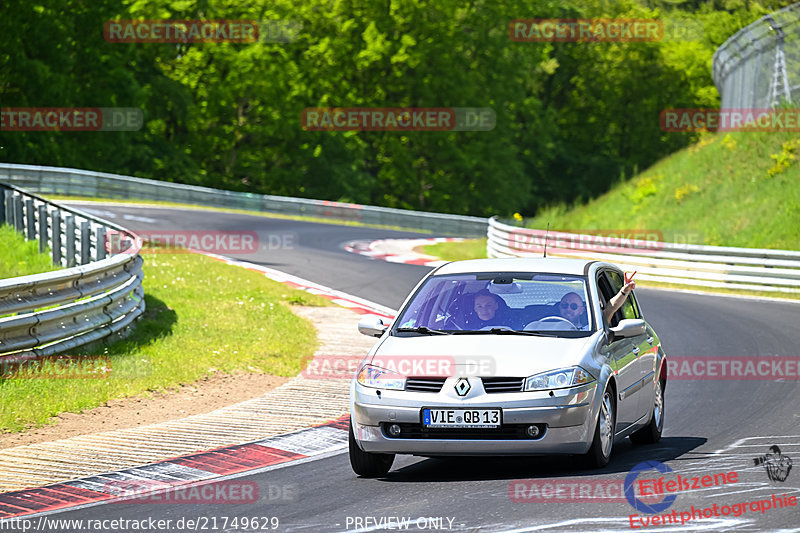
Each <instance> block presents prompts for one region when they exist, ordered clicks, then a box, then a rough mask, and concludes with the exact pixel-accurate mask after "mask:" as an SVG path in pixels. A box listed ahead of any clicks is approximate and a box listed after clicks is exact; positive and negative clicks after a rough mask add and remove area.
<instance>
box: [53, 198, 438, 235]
mask: <svg viewBox="0 0 800 533" xmlns="http://www.w3.org/2000/svg"><path fill="white" fill-rule="evenodd" d="M46 198H47V199H48V200H52V201H54V202H69V201H70V200H73V201H82V202H98V203H112V204H113V203H132V204H133V203H135V204H143V205H153V206H159V207H181V208H186V209H197V210H203V211H216V212H220V213H237V214H240V215H253V216H261V217H268V218H282V219H286V220H299V221H301V222H318V223H321V224H337V225H339V226H358V227H365V228H378V229H390V230H396V231H413V232H415V233H423V234H428V235H431V234H433V232H432V231H428V230H424V229H417V228H407V227H404V226H387V225H382V224H366V223H364V222H358V221H356V220H340V219H337V218H325V217H311V216H301V215H284V214H281V213H266V212H262V211H250V210H247V209H233V208H227V207H207V206H201V205H196V204H182V203H178V202H162V201H160V200H138V199H136V198H130V199H126V200H119V199H114V198H96V197H94V196H64V195H56V194H49V195H46Z"/></svg>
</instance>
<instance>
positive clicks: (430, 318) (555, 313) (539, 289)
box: [395, 272, 594, 336]
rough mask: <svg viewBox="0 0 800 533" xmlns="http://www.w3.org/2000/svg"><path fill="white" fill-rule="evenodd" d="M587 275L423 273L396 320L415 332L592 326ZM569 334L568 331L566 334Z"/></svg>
mask: <svg viewBox="0 0 800 533" xmlns="http://www.w3.org/2000/svg"><path fill="white" fill-rule="evenodd" d="M587 302H588V300H587V290H586V279H585V278H583V277H581V276H573V275H566V274H550V273H547V274H542V273H538V274H537V273H503V272H495V273H477V274H456V275H440V276H432V277H430V278H428V279H427V280H426V281H425V283H424V284H423V285H422V287H420V289H419V290H418V291H417V292H416V294H414V296H413V298H412V299H411V301H410V302H409V303H408V305H407V306H406V307H405V309H404V310H403V312H402V313H401V314H400V316H399V317H398V319H397V320H396V321H395V324H396V326H395V331H396V332H403V331H415V332H417V333H428V334H431V333H441V332H450V333H464V332H477V331H480V332H486V333H492V332H494V333H502V332H504V331H505V330H508V332H514V331H516V332H522V331H525V332H546V333H548V334H558V335H559V336H561V335H562V334H565V333H571V332H588V331H593V330H594V328H593V319H592V313H591V312H590V311H589V308H590V305H587ZM566 336H572V335H566Z"/></svg>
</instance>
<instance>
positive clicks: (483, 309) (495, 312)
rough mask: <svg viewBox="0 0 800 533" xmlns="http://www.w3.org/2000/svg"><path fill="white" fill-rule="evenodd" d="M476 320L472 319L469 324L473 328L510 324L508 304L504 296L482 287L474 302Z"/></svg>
mask: <svg viewBox="0 0 800 533" xmlns="http://www.w3.org/2000/svg"><path fill="white" fill-rule="evenodd" d="M472 307H473V311H474V312H475V313H474V320H470V321H469V322H470V324H469V326H470V327H471V328H473V329H480V328H483V327H486V326H501V325H502V326H508V323H507V322H508V317H507V316H506V315H507V314H508V313H507V311H508V305H507V304H506V303H505V301H503V299H502V298H500V297H499V296H497V295H496V294H493V293H491V292H489V291H488V290H487V289H482V290H480V291H478V292H476V293H475V302H474V304H473V306H472Z"/></svg>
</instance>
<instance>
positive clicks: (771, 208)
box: [525, 132, 800, 250]
mask: <svg viewBox="0 0 800 533" xmlns="http://www.w3.org/2000/svg"><path fill="white" fill-rule="evenodd" d="M798 159H800V134H797V133H794V134H793V133H784V132H781V133H747V132H735V133H729V134H728V133H718V134H707V135H706V136H704V137H702V138H701V140H700V141H699V142H698V143H697V144H695V145H694V146H690V147H688V148H686V149H684V150H681V151H679V152H677V153H675V154H672V155H670V156H669V157H667V158H665V159H663V160H661V161H659V162H658V163H656V164H655V165H653V166H652V167H650V168H649V169H647V170H646V171H644V172H642V173H641V174H639V175H638V176H636V177H634V178H633V179H631V180H630V181H627V182H624V183H619V184H617V186H615V187H613V188H612V189H611V190H610V191H609V192H608V193H606V194H604V195H602V196H600V197H598V198H596V199H594V200H592V201H590V202H588V203H587V204H584V205H576V206H571V207H568V206H564V205H559V206H553V207H551V208H549V209H544V210H542V211H541V212H540V213H537V214H536V216H535V217H534V218H532V219H530V220H527V221H526V224H525V225H526V226H527V227H531V228H542V229H543V228H545V227H546V226H547V223H548V222H550V227H551V229H558V230H588V229H623V230H624V229H628V230H657V231H659V232H661V234H662V235H663V238H664V240H665V241H669V242H688V243H692V244H709V245H717V246H740V247H746V248H778V249H789V250H798V249H800V164H799V163H798ZM779 160H783V162H784V165H780V166H779V165H778V163H779ZM779 168H780V170H778V169H779ZM776 170H778V171H777V173H775V172H776ZM771 173H772V174H773V175H770V174H771Z"/></svg>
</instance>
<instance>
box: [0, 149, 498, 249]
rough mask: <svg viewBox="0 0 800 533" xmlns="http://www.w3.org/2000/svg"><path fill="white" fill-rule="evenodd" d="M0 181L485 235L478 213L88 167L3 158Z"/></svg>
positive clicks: (79, 192)
mask: <svg viewBox="0 0 800 533" xmlns="http://www.w3.org/2000/svg"><path fill="white" fill-rule="evenodd" d="M0 180H4V181H6V182H8V183H11V184H14V185H17V186H19V187H24V188H25V189H27V190H31V191H36V192H39V193H41V194H64V195H71V196H91V197H93V198H111V199H114V198H117V199H126V200H130V199H138V200H160V201H164V200H168V201H170V202H180V203H186V204H196V205H202V206H206V207H223V208H232V209H244V210H248V211H260V212H266V213H278V214H284V215H300V216H310V217H321V218H330V219H335V220H348V221H354V222H363V223H365V224H376V225H381V226H398V227H403V228H409V229H417V230H423V231H431V232H436V233H437V234H441V235H452V236H454V237H483V236H484V235H486V224H487V221H486V219H485V218H481V217H471V216H463V215H447V214H441V213H429V212H426V211H411V210H407V209H393V208H390V207H377V206H374V205H360V204H348V203H343V202H331V201H326V200H311V199H308V198H291V197H288V196H273V195H268V194H252V193H245V192H234V191H224V190H220V189H211V188H209V187H198V186H195V185H181V184H178V183H167V182H163V181H156V180H148V179H143V178H133V177H130V176H120V175H117V174H106V173H103V172H91V171H88V170H76V169H70V168H59V167H39V166H30V165H11V164H5V163H2V164H0Z"/></svg>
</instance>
